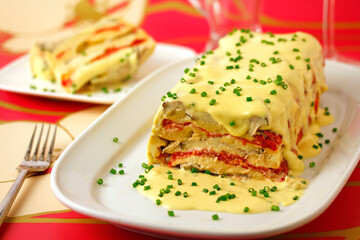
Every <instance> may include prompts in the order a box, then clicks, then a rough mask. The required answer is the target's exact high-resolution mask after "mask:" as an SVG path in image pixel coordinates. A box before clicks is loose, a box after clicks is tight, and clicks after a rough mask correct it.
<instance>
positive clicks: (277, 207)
mask: <svg viewBox="0 0 360 240" xmlns="http://www.w3.org/2000/svg"><path fill="white" fill-rule="evenodd" d="M271 211H280V207H279V206H276V205H272V206H271Z"/></svg>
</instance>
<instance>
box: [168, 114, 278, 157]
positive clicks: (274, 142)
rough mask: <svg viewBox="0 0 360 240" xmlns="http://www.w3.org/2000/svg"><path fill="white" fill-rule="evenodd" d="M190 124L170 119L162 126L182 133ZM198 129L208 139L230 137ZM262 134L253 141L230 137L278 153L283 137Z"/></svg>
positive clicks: (270, 133)
mask: <svg viewBox="0 0 360 240" xmlns="http://www.w3.org/2000/svg"><path fill="white" fill-rule="evenodd" d="M190 124H192V123H191V122H185V123H177V122H174V121H173V120H170V119H164V120H163V121H162V126H163V127H164V128H165V129H168V130H169V129H171V130H176V131H181V130H183V128H184V127H185V126H188V125H190ZM195 127H196V126H195ZM196 128H197V129H199V130H201V131H203V132H205V133H206V135H207V137H223V136H228V135H230V134H228V133H225V134H222V133H211V132H208V131H206V130H205V129H203V128H200V127H196ZM261 133H262V134H259V135H255V136H254V139H253V140H248V139H245V138H241V137H236V136H232V135H230V136H232V137H234V138H236V139H239V140H241V141H242V143H243V144H244V145H245V144H247V143H250V144H254V145H257V146H260V147H262V148H269V149H271V150H272V151H276V150H277V149H278V148H279V146H280V144H281V143H282V137H281V135H279V134H276V133H273V132H271V131H267V130H265V131H261Z"/></svg>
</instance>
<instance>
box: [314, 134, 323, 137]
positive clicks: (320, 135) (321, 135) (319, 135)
mask: <svg viewBox="0 0 360 240" xmlns="http://www.w3.org/2000/svg"><path fill="white" fill-rule="evenodd" d="M315 135H316V136H317V137H318V138H322V137H323V136H324V135H323V134H322V133H316V134H315Z"/></svg>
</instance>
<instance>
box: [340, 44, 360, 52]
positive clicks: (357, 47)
mask: <svg viewBox="0 0 360 240" xmlns="http://www.w3.org/2000/svg"><path fill="white" fill-rule="evenodd" d="M335 49H336V50H338V51H340V52H357V51H360V45H353V46H350V45H348V46H335Z"/></svg>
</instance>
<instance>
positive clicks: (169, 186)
mask: <svg viewBox="0 0 360 240" xmlns="http://www.w3.org/2000/svg"><path fill="white" fill-rule="evenodd" d="M173 187H174V185H167V186H166V188H173Z"/></svg>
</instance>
